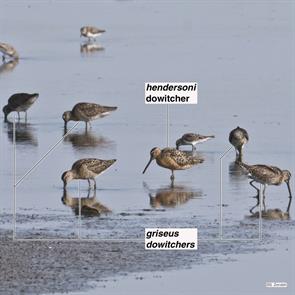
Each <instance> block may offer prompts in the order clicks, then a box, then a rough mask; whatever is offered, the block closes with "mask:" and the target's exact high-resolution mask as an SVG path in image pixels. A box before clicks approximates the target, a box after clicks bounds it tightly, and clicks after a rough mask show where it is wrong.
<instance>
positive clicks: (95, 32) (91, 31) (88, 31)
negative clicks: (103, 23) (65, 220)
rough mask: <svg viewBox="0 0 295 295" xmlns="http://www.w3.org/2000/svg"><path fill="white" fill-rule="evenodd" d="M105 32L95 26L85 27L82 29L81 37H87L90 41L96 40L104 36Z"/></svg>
mask: <svg viewBox="0 0 295 295" xmlns="http://www.w3.org/2000/svg"><path fill="white" fill-rule="evenodd" d="M104 32H105V30H102V29H98V28H96V27H93V26H85V27H82V28H81V29H80V37H82V36H83V37H86V38H88V40H89V41H90V40H91V39H93V40H95V38H96V37H98V36H100V35H101V34H103V33H104Z"/></svg>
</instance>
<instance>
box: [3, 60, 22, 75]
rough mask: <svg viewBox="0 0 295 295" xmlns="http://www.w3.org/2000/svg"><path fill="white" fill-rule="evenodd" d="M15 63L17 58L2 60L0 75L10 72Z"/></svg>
mask: <svg viewBox="0 0 295 295" xmlns="http://www.w3.org/2000/svg"><path fill="white" fill-rule="evenodd" d="M17 64H18V59H14V60H10V61H7V62H4V63H3V64H2V65H0V75H2V74H7V73H9V72H12V71H13V70H14V68H15V67H16V66H17Z"/></svg>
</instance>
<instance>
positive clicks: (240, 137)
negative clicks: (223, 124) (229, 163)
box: [229, 126, 249, 162]
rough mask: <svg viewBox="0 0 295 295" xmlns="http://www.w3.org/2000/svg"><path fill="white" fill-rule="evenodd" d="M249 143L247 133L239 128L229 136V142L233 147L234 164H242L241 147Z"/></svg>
mask: <svg viewBox="0 0 295 295" xmlns="http://www.w3.org/2000/svg"><path fill="white" fill-rule="evenodd" d="M248 141H249V135H248V132H247V131H246V130H245V129H243V128H240V127H239V126H238V127H237V128H236V129H234V130H232V131H231V132H230V134H229V142H230V143H231V144H232V145H233V146H234V147H235V150H236V162H242V159H243V147H244V145H245V144H246V143H247V142H248Z"/></svg>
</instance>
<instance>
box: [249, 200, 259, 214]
mask: <svg viewBox="0 0 295 295" xmlns="http://www.w3.org/2000/svg"><path fill="white" fill-rule="evenodd" d="M259 204H260V199H259V196H258V197H257V203H256V205H255V206H253V207H252V208H251V209H250V213H251V214H253V209H255V208H256V207H257V206H259Z"/></svg>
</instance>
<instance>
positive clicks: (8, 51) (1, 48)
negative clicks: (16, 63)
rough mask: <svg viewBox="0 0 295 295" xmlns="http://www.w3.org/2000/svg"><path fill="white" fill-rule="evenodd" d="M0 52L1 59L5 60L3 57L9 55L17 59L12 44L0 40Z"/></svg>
mask: <svg viewBox="0 0 295 295" xmlns="http://www.w3.org/2000/svg"><path fill="white" fill-rule="evenodd" d="M0 52H2V54H3V55H2V61H3V62H4V61H5V57H6V56H8V57H11V58H12V59H15V60H17V59H19V56H18V53H17V51H16V50H15V49H14V47H13V46H11V45H9V44H7V43H1V42H0Z"/></svg>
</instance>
